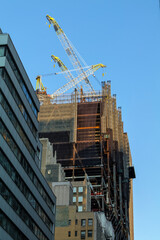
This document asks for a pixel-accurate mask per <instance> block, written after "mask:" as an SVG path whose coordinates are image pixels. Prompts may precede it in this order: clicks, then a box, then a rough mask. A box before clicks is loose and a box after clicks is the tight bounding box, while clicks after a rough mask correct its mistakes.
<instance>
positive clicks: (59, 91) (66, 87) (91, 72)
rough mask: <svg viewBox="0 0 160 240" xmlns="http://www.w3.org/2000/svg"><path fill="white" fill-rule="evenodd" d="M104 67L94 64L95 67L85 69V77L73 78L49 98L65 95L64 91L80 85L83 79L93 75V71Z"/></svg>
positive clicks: (81, 75)
mask: <svg viewBox="0 0 160 240" xmlns="http://www.w3.org/2000/svg"><path fill="white" fill-rule="evenodd" d="M104 67H106V66H105V65H103V64H96V65H92V66H91V67H90V68H89V69H87V70H86V71H85V76H84V74H83V73H81V74H80V75H79V76H78V77H76V78H74V79H73V80H74V81H73V80H71V81H70V82H68V83H66V84H65V85H63V87H61V88H59V89H58V90H57V91H55V92H54V93H53V94H51V95H50V96H51V98H55V97H58V96H60V95H61V94H63V93H65V92H66V91H68V90H69V89H70V88H72V87H74V86H76V85H77V84H78V83H80V82H81V81H83V80H84V78H85V77H88V76H90V75H93V74H94V72H95V71H97V70H98V69H99V68H104Z"/></svg>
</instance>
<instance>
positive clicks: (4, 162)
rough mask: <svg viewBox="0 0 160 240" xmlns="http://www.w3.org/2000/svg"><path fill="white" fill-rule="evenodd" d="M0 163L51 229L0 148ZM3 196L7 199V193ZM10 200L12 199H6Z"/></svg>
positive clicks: (48, 221) (49, 223) (47, 220)
mask: <svg viewBox="0 0 160 240" xmlns="http://www.w3.org/2000/svg"><path fill="white" fill-rule="evenodd" d="M0 132H1V122H0ZM0 165H2V167H3V168H4V169H5V171H6V172H7V173H8V175H9V176H10V177H11V178H12V180H13V181H14V182H15V184H16V185H17V187H18V188H19V189H20V191H21V192H22V193H23V195H24V196H25V197H26V199H27V200H28V202H29V203H30V204H31V206H32V207H33V208H34V209H35V210H36V212H37V213H38V215H39V216H40V217H41V219H42V220H43V221H44V223H45V224H46V226H47V227H48V228H49V229H50V230H52V223H51V221H50V220H49V218H48V217H47V215H46V214H45V212H44V211H43V209H42V208H41V207H40V205H39V203H38V202H37V201H36V199H35V197H34V196H33V194H32V193H31V192H30V190H29V188H28V187H27V185H26V184H25V182H24V181H23V179H22V178H21V177H20V175H19V173H18V172H17V171H16V170H15V168H14V167H13V165H12V164H11V163H10V161H9V160H8V159H7V157H6V156H5V154H4V153H3V152H2V151H1V149H0ZM4 198H5V199H6V200H7V195H6V196H4ZM7 201H12V199H10V200H7Z"/></svg>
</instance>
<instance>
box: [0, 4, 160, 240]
mask: <svg viewBox="0 0 160 240" xmlns="http://www.w3.org/2000/svg"><path fill="white" fill-rule="evenodd" d="M0 9H1V10H0V27H1V28H2V31H3V32H7V33H9V34H10V35H11V38H12V40H13V43H14V45H15V47H16V49H17V51H18V53H19V55H20V58H21V60H22V62H23V64H24V67H25V69H26V71H27V73H28V75H29V78H30V79H31V82H32V84H33V86H34V87H35V85H36V80H35V78H36V76H37V75H38V74H42V73H46V74H47V73H51V72H55V71H59V69H58V67H56V68H55V69H54V68H53V62H51V57H50V56H51V54H55V55H56V56H59V57H60V58H61V59H62V60H63V61H64V63H65V64H66V65H67V67H68V68H72V67H71V65H70V62H69V60H68V59H67V57H66V54H65V52H64V49H63V47H62V46H61V44H60V42H59V40H58V38H57V35H56V34H55V32H54V30H53V29H52V28H48V26H47V25H46V22H47V20H46V18H45V16H46V14H49V15H51V16H53V17H54V18H55V19H56V20H57V22H58V23H59V25H60V26H61V27H62V29H63V30H64V32H65V33H66V35H67V36H68V38H69V39H70V40H71V42H72V43H73V44H74V46H75V47H76V49H77V50H78V51H79V53H80V54H81V56H82V57H83V58H84V59H85V61H86V62H87V64H88V65H92V64H97V63H103V64H106V65H107V69H106V75H105V77H104V78H102V71H101V70H99V71H97V73H96V76H97V78H98V79H99V80H100V81H104V80H106V81H107V80H111V85H112V94H114V93H116V94H117V104H118V106H122V114H123V115H122V117H123V121H124V131H126V132H127V133H128V136H129V141H130V147H131V152H132V158H133V164H134V166H135V170H136V176H137V178H136V179H135V180H134V223H135V240H151V239H152V240H158V239H159V216H160V191H159V183H160V180H159V174H160V173H159V172H160V159H159V154H158V152H159V148H160V143H159V136H160V127H159V124H160V111H159V104H160V101H159V100H160V97H159V96H160V94H159V90H160V68H159V63H160V9H159V1H158V0H134V1H133V0H132V1H131V0H99V1H98V0H59V1H55V0H52V1H49V0H47V1H42V0H41V1H37V0H34V1H31V0H28V1H20V0H14V1H12V0H8V1H3V2H2V3H1V5H0ZM64 83H65V80H63V79H57V78H56V76H52V77H44V78H43V84H44V85H45V86H47V88H48V92H49V93H52V92H54V91H55V90H56V89H57V88H58V87H59V86H61V85H63V84H64ZM92 84H93V86H94V87H95V89H97V90H100V85H99V84H97V82H95V81H94V80H93V79H92Z"/></svg>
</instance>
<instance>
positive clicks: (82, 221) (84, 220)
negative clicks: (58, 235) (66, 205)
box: [81, 219, 86, 227]
mask: <svg viewBox="0 0 160 240" xmlns="http://www.w3.org/2000/svg"><path fill="white" fill-rule="evenodd" d="M81 226H82V227H84V226H86V219H81Z"/></svg>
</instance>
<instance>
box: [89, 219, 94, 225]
mask: <svg viewBox="0 0 160 240" xmlns="http://www.w3.org/2000/svg"><path fill="white" fill-rule="evenodd" d="M92 225H93V219H92V218H89V219H88V226H92Z"/></svg>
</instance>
